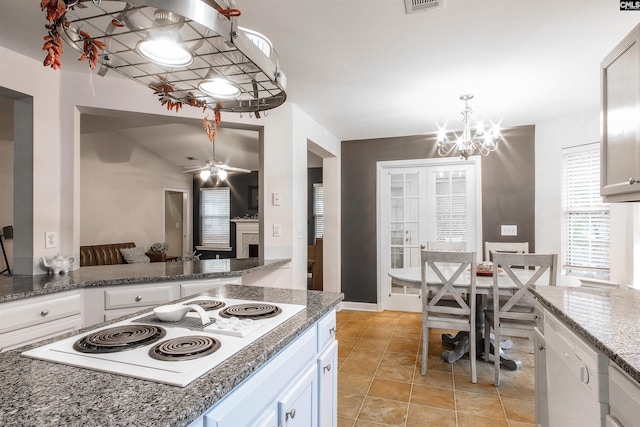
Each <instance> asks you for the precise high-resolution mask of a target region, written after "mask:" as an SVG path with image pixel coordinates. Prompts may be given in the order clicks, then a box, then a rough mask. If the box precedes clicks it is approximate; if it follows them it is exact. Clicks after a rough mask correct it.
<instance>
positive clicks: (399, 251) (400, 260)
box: [391, 248, 404, 268]
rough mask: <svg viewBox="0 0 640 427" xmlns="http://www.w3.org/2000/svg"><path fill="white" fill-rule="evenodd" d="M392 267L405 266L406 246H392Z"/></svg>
mask: <svg viewBox="0 0 640 427" xmlns="http://www.w3.org/2000/svg"><path fill="white" fill-rule="evenodd" d="M391 268H404V248H391Z"/></svg>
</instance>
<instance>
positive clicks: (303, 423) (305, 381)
mask: <svg viewBox="0 0 640 427" xmlns="http://www.w3.org/2000/svg"><path fill="white" fill-rule="evenodd" d="M316 387H317V385H316V366H315V365H312V366H311V367H310V368H309V369H307V370H306V371H305V373H304V374H303V375H302V376H301V377H300V378H299V379H298V380H297V381H296V382H295V383H294V384H293V385H292V387H291V388H290V389H289V391H288V392H286V393H285V395H284V396H282V398H280V399H278V420H279V425H280V426H282V427H317V425H318V424H317V420H318V416H317V414H316V411H317V410H318V409H317V408H318V404H317V398H316Z"/></svg>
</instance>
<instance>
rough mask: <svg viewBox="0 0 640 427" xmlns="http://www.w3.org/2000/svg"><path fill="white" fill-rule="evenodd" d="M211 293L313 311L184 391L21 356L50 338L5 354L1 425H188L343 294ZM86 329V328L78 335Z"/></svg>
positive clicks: (238, 289)
mask: <svg viewBox="0 0 640 427" xmlns="http://www.w3.org/2000/svg"><path fill="white" fill-rule="evenodd" d="M206 294H208V295H214V296H215V295H217V296H221V297H227V298H238V299H249V300H259V301H270V302H282V303H290V304H306V305H307V309H306V310H303V311H302V312H300V313H299V314H297V315H295V316H294V317H292V318H291V319H290V320H288V321H287V322H285V323H283V324H282V325H281V326H279V327H277V328H276V329H275V330H273V331H272V332H270V333H268V334H267V335H265V336H264V337H262V338H260V339H258V340H257V341H255V342H254V343H253V344H251V345H250V346H248V347H247V348H245V349H244V350H241V351H240V352H239V353H237V354H236V355H235V356H232V357H231V358H229V359H228V360H227V361H226V362H225V363H223V364H221V365H218V366H217V367H216V368H214V369H212V370H211V371H209V373H207V374H205V375H204V376H202V377H200V378H199V379H197V380H196V381H194V382H193V383H191V384H190V385H189V386H187V387H184V388H181V387H174V386H168V385H163V384H157V383H153V382H149V381H143V380H137V379H133V378H127V377H123V376H119V375H113V374H106V373H101V372H96V371H91V370H87V369H81V368H75V367H72V366H66V365H61V364H56V363H51V362H44V361H39V360H34V359H28V358H26V357H22V356H20V351H24V350H26V349H29V348H33V347H37V346H39V345H42V344H44V343H45V342H40V343H38V344H37V345H32V346H27V347H23V348H21V349H19V350H13V351H8V352H6V353H0V378H2V387H0V425H1V426H4V427H13V426H16V427H17V426H20V427H24V426H65V427H66V426H74V427H75V426H86V427H89V426H100V427H109V426H136V427H143V426H172V427H173V426H186V425H188V424H189V423H190V422H191V421H193V420H194V419H196V418H197V417H198V416H199V415H200V414H202V413H203V412H204V411H205V410H206V409H208V408H209V407H211V406H213V405H214V404H215V403H216V402H217V401H218V400H220V399H221V398H222V397H224V396H225V395H226V394H227V393H228V392H229V391H231V390H232V389H233V388H234V387H235V386H237V385H238V384H239V383H240V382H242V381H243V380H244V379H245V378H247V377H248V376H250V375H251V374H252V373H253V372H255V371H256V370H257V369H258V368H260V366H262V365H263V364H264V363H265V362H266V361H268V360H269V359H270V358H271V357H273V356H274V355H275V354H276V353H278V351H280V350H281V349H282V348H284V347H285V346H286V345H287V344H289V343H290V342H292V341H293V340H294V339H295V338H296V337H298V336H299V335H300V334H302V333H303V332H304V331H305V330H306V329H308V328H309V327H310V326H311V325H313V324H314V323H315V322H316V321H318V320H319V319H320V318H321V317H322V316H323V315H324V314H326V313H327V312H329V311H330V310H331V309H332V308H334V307H335V306H336V305H337V304H338V303H339V302H340V301H341V300H342V297H343V296H342V294H338V293H330V292H317V291H303V290H292V289H277V288H262V287H252V286H241V285H226V286H223V287H220V288H216V289H213V290H211V291H209V292H207V293H206ZM109 323H113V322H109ZM106 324H108V323H105V324H102V325H96V326H103V325H106ZM96 326H94V327H96ZM91 329H93V328H91ZM83 332H85V330H82V331H80V334H82V333H83ZM64 337H65V336H63V337H58V338H56V339H53V340H49V341H47V342H51V341H56V340H59V339H61V338H64Z"/></svg>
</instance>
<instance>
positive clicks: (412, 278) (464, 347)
mask: <svg viewBox="0 0 640 427" xmlns="http://www.w3.org/2000/svg"><path fill="white" fill-rule="evenodd" d="M447 269H449V270H451V271H447ZM455 269H457V267H449V266H442V267H440V270H441V271H442V272H443V274H445V276H447V277H450V276H451V275H452V273H453V272H454V271H455ZM514 272H515V273H516V275H517V276H518V278H519V279H521V280H522V281H523V282H526V281H527V280H528V279H529V278H530V277H531V276H532V275H533V273H534V270H529V269H518V270H514ZM388 274H389V276H390V277H391V282H392V284H394V285H398V286H406V287H407V288H413V289H422V273H421V268H420V267H407V268H392V269H390V270H389V273H388ZM469 274H471V273H470V272H469V271H468V270H467V271H464V272H463V273H462V274H461V275H460V276H459V278H458V280H457V281H456V282H454V284H453V286H454V288H455V287H456V283H460V289H466V288H467V287H468V284H469ZM498 274H504V273H498ZM427 277H435V275H429V274H428V275H427ZM543 277H544V276H543ZM441 287H442V283H439V282H430V281H427V289H428V290H430V291H437V290H438V289H440V288H441ZM517 290H518V287H517V286H516V285H515V284H514V283H513V282H511V280H501V281H499V282H498V293H499V295H506V296H509V295H513V294H514V293H515V292H517ZM491 294H493V273H487V274H484V273H478V274H476V337H477V338H476V349H477V352H476V353H477V356H478V358H480V357H481V356H483V355H484V310H485V308H486V307H487V301H488V297H489V295H491ZM442 341H443V343H444V344H447V345H453V348H452V349H451V350H445V351H444V352H443V353H442V358H443V359H444V360H446V361H447V362H449V363H453V362H455V361H457V360H458V359H460V358H461V357H462V356H464V355H465V354H466V353H468V352H469V335H468V333H466V332H459V333H458V334H456V335H455V336H452V335H450V334H443V335H442ZM494 347H495V345H492V346H491V350H492V353H491V354H495V353H494V351H493V348H494ZM510 347H511V341H510V340H508V339H505V340H503V341H501V342H500V346H499V349H500V353H499V354H500V364H501V366H503V367H504V368H506V369H508V370H512V371H515V370H517V369H520V368H521V367H522V362H521V361H520V360H518V359H515V358H511V357H509V356H508V355H507V354H506V353H505V352H504V351H503V350H505V349H508V348H510Z"/></svg>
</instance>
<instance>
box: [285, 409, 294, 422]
mask: <svg viewBox="0 0 640 427" xmlns="http://www.w3.org/2000/svg"><path fill="white" fill-rule="evenodd" d="M295 417H296V409H295V408H293V409H292V410H290V411H289V412H287V413H285V414H284V420H285V421H289V418H291V419H294V418H295Z"/></svg>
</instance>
